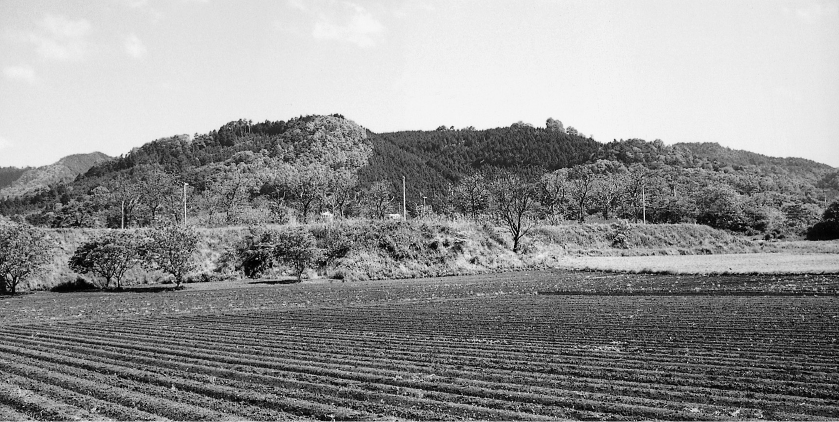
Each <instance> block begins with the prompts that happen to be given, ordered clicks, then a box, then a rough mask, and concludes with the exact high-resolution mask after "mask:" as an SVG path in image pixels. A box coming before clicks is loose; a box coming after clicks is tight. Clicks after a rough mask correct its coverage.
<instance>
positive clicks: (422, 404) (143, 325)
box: [0, 271, 839, 420]
mask: <svg viewBox="0 0 839 422" xmlns="http://www.w3.org/2000/svg"><path fill="white" fill-rule="evenodd" d="M0 307H2V308H0V309H2V312H0V416H2V418H3V419H10V420H28V419H36V420H58V419H78V418H81V419H86V420H87V419H89V420H96V419H101V420H106V419H116V420H152V419H171V420H241V419H248V420H292V419H294V420H296V419H319V420H381V419H413V420H435V419H437V420H439V419H445V420H451V419H480V420H517V419H518V420H539V419H550V420H555V419H585V420H638V419H667V420H719V419H723V420H736V419H750V420H753V419H774V420H817V419H834V420H835V419H837V418H839V405H837V403H839V364H838V363H837V362H839V324H837V323H836V322H837V319H839V276H836V275H726V276H697V275H694V276H679V275H654V274H621V273H603V272H569V271H535V272H518V273H506V274H489V275H478V276H464V277H450V278H432V279H411V280H392V281H380V282H363V283H340V282H329V281H324V280H320V281H318V282H312V283H306V282H304V283H302V284H254V283H250V282H248V281H238V282H228V283H224V284H216V283H207V284H190V285H187V286H186V288H185V289H184V290H180V291H170V290H146V291H133V292H132V291H130V290H129V291H125V292H119V293H100V292H80V293H50V292H37V293H34V294H29V295H23V296H19V297H14V298H0Z"/></svg>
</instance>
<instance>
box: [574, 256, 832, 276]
mask: <svg viewBox="0 0 839 422" xmlns="http://www.w3.org/2000/svg"><path fill="white" fill-rule="evenodd" d="M560 266H561V267H563V268H569V269H570V268H576V269H591V270H599V271H627V272H633V273H638V272H645V273H649V272H654V273H670V274H753V273H759V274H839V254H835V253H830V254H827V253H808V254H800V253H749V254H720V255H666V256H626V257H623V256H608V257H586V256H581V257H566V258H563V260H562V261H561V263H560Z"/></svg>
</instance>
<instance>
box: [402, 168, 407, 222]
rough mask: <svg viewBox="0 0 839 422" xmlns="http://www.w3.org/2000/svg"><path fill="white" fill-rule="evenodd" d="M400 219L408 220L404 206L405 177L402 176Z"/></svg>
mask: <svg viewBox="0 0 839 422" xmlns="http://www.w3.org/2000/svg"><path fill="white" fill-rule="evenodd" d="M402 219H403V220H407V219H408V211H407V207H406V206H405V176H402Z"/></svg>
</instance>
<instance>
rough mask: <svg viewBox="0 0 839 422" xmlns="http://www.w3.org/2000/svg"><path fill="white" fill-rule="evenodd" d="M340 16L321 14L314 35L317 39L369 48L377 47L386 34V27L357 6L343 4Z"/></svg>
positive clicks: (348, 3) (347, 3)
mask: <svg viewBox="0 0 839 422" xmlns="http://www.w3.org/2000/svg"><path fill="white" fill-rule="evenodd" d="M338 15H339V16H337V17H336V16H327V15H325V14H321V15H320V16H319V17H318V20H317V22H315V28H314V30H313V31H312V35H313V36H314V37H315V38H317V39H322V40H335V41H341V42H348V43H351V44H355V45H357V46H359V47H362V48H369V47H373V46H374V45H376V43H377V42H378V40H379V39H380V38H381V36H382V35H383V34H384V31H385V27H384V25H382V24H381V22H379V21H378V20H376V18H374V17H373V15H371V14H370V12H368V11H367V10H365V9H364V8H363V7H361V6H359V5H357V4H354V3H350V2H343V3H341V5H340V8H339V13H338Z"/></svg>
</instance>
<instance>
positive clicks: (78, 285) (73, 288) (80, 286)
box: [50, 277, 97, 293]
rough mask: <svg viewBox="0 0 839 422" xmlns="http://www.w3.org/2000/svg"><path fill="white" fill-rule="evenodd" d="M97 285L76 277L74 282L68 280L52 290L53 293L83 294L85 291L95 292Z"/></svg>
mask: <svg viewBox="0 0 839 422" xmlns="http://www.w3.org/2000/svg"><path fill="white" fill-rule="evenodd" d="M96 288H97V287H96V285H94V284H93V283H91V282H89V281H87V280H85V279H83V278H81V277H76V278H75V279H72V280H67V281H65V282H63V283H61V284H57V285H56V286H54V287H53V288H51V289H50V291H51V292H56V293H69V292H81V291H85V290H93V289H96Z"/></svg>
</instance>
